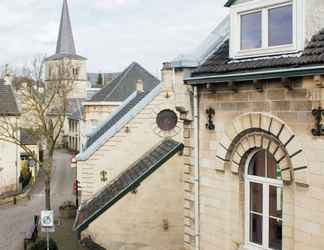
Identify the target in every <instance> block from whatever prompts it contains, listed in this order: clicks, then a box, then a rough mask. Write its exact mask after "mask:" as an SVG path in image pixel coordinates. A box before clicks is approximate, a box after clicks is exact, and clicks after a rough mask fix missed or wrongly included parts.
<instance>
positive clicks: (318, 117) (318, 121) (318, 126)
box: [312, 106, 324, 136]
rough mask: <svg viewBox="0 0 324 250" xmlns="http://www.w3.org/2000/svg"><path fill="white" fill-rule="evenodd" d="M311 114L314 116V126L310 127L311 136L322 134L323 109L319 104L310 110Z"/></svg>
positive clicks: (323, 132) (323, 130)
mask: <svg viewBox="0 0 324 250" xmlns="http://www.w3.org/2000/svg"><path fill="white" fill-rule="evenodd" d="M312 114H313V116H314V118H315V128H314V129H312V134H313V136H324V128H323V124H322V121H323V116H324V109H322V107H321V106H319V107H318V108H317V109H313V110H312Z"/></svg>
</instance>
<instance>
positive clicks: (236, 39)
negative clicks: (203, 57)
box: [230, 0, 305, 58]
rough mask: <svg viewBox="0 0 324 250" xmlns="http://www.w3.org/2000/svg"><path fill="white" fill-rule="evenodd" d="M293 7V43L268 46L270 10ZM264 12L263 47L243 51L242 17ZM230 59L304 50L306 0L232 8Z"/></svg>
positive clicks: (267, 0) (259, 1)
mask: <svg viewBox="0 0 324 250" xmlns="http://www.w3.org/2000/svg"><path fill="white" fill-rule="evenodd" d="M286 5H292V8H293V43H292V44H288V45H279V46H268V36H269V27H268V20H269V19H268V18H269V14H268V11H269V9H273V8H277V7H283V6H286ZM258 11H261V12H262V25H261V27H262V36H261V37H262V47H261V48H256V49H243V50H242V49H241V16H242V15H246V14H249V13H255V12H258ZM230 12H231V35H230V57H231V58H249V57H257V56H267V55H277V54H282V53H297V52H299V51H302V50H303V49H304V37H305V35H304V26H305V17H304V0H255V1H250V2H246V3H242V4H237V5H234V6H232V7H231V10H230Z"/></svg>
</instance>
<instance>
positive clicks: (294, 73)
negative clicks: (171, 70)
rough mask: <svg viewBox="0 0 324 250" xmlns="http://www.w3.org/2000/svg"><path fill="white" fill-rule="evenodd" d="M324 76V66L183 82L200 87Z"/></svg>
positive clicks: (255, 72) (220, 75) (188, 79)
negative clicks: (212, 84) (236, 82)
mask: <svg viewBox="0 0 324 250" xmlns="http://www.w3.org/2000/svg"><path fill="white" fill-rule="evenodd" d="M318 74H324V66H323V65H322V66H313V67H298V68H288V69H274V70H263V71H254V72H243V73H242V72H239V73H234V74H215V75H210V76H197V77H189V78H186V79H185V80H184V82H185V84H188V85H201V84H206V83H222V82H227V81H247V80H259V79H274V78H281V77H298V76H313V75H318Z"/></svg>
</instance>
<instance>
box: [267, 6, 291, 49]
mask: <svg viewBox="0 0 324 250" xmlns="http://www.w3.org/2000/svg"><path fill="white" fill-rule="evenodd" d="M292 42H293V14H292V6H291V5H288V6H284V7H279V8H273V9H271V10H269V46H278V45H284V44H291V43H292Z"/></svg>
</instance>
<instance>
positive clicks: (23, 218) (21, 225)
mask: <svg viewBox="0 0 324 250" xmlns="http://www.w3.org/2000/svg"><path fill="white" fill-rule="evenodd" d="M70 161H71V155H70V154H69V153H68V152H66V151H63V150H58V151H56V152H55V155H54V169H53V174H52V183H51V188H52V189H51V192H52V193H51V194H52V196H51V202H52V208H53V210H54V213H55V215H56V218H58V215H59V212H58V211H59V210H58V209H59V206H60V205H62V204H63V202H65V201H74V200H75V196H74V195H73V180H74V178H75V176H76V169H75V168H74V169H72V168H71V167H70ZM30 196H31V200H29V201H21V202H19V203H18V204H17V205H16V206H13V205H5V206H0V221H1V223H0V250H23V240H24V236H25V232H26V231H27V230H28V228H29V227H30V224H31V223H32V222H33V217H34V215H40V212H41V210H43V208H44V207H45V194H44V176H43V175H42V174H40V175H39V177H38V179H37V183H36V185H35V186H34V187H33V190H32V191H31V192H30ZM71 223H72V220H70V221H63V222H62V224H63V225H61V226H57V228H56V233H55V234H54V235H53V236H54V237H53V238H56V239H57V240H59V242H58V244H59V249H60V250H77V249H78V248H77V238H76V235H75V234H73V233H72V230H71V225H72V224H71ZM65 244H66V246H65Z"/></svg>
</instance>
